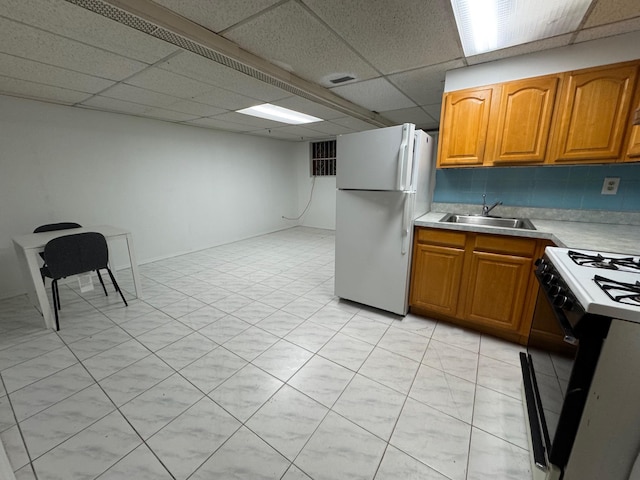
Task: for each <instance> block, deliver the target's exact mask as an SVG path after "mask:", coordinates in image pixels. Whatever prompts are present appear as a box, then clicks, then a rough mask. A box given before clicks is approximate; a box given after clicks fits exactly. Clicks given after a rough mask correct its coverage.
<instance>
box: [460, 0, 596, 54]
mask: <svg viewBox="0 0 640 480" xmlns="http://www.w3.org/2000/svg"><path fill="white" fill-rule="evenodd" d="M590 4H591V0H451V6H452V7H453V13H454V14H455V17H456V24H457V25H458V32H459V34H460V39H461V40H462V48H463V49H464V54H465V55H466V56H467V57H469V56H472V55H478V54H480V53H485V52H491V51H493V50H500V49H502V48H507V47H512V46H514V45H520V44H523V43H529V42H533V41H536V40H542V39H543V38H549V37H555V36H557V35H562V34H564V33H569V32H573V31H575V30H577V29H578V26H579V25H580V22H581V21H582V18H583V17H584V14H585V13H586V11H587V9H588V8H589V5H590Z"/></svg>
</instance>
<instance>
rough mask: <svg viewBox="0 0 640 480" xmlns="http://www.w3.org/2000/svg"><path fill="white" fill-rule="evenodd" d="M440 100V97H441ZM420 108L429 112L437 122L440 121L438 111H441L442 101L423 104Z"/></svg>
mask: <svg viewBox="0 0 640 480" xmlns="http://www.w3.org/2000/svg"><path fill="white" fill-rule="evenodd" d="M441 100H442V99H441ZM422 109H423V110H424V111H425V112H427V113H428V114H429V116H430V117H432V118H433V119H434V120H436V121H437V122H440V112H441V111H442V102H440V103H435V104H433V105H424V106H423V107H422Z"/></svg>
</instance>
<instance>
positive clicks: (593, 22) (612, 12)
mask: <svg viewBox="0 0 640 480" xmlns="http://www.w3.org/2000/svg"><path fill="white" fill-rule="evenodd" d="M594 3H595V6H594V7H593V10H591V13H589V17H588V18H587V21H586V22H585V24H584V28H590V27H596V26H599V25H605V24H608V23H615V22H619V21H621V20H625V19H629V18H633V17H640V2H638V0H606V1H605V0H596V1H595V2H594ZM618 33H625V32H618Z"/></svg>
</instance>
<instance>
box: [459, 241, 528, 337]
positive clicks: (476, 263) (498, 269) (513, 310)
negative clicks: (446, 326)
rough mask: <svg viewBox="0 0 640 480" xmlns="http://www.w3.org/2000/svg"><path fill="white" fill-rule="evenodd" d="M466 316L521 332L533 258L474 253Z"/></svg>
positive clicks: (482, 322)
mask: <svg viewBox="0 0 640 480" xmlns="http://www.w3.org/2000/svg"><path fill="white" fill-rule="evenodd" d="M472 255H473V256H472V259H471V269H470V272H469V284H468V289H467V299H466V302H465V306H464V316H465V318H466V319H467V320H472V321H475V322H477V323H479V324H483V325H487V326H491V327H494V328H499V329H501V330H510V331H517V330H518V328H519V326H520V322H521V321H522V313H523V306H524V301H525V297H526V296H527V287H528V284H529V278H530V272H531V269H532V259H531V258H524V257H517V256H512V255H501V254H497V253H488V252H476V251H474V252H473V254H472Z"/></svg>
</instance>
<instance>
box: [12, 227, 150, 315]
mask: <svg viewBox="0 0 640 480" xmlns="http://www.w3.org/2000/svg"><path fill="white" fill-rule="evenodd" d="M84 232H98V233H101V234H102V235H104V236H105V238H106V239H107V242H108V243H111V242H113V241H114V240H125V241H126V242H127V249H128V251H129V263H130V264H131V273H132V274H133V284H134V286H135V289H136V297H138V298H140V296H141V295H142V288H141V284H140V273H139V272H138V263H137V261H136V255H135V250H134V248H133V239H132V238H131V232H129V231H127V230H124V229H122V228H118V227H112V226H109V225H99V226H91V227H82V228H71V229H67V230H56V231H53V232H40V233H30V234H27V235H20V236H18V237H14V238H13V239H12V240H13V247H14V248H15V251H16V255H17V256H18V262H19V263H20V267H21V269H22V274H23V278H24V282H25V286H26V287H27V293H28V294H29V299H30V300H31V303H33V305H35V306H36V308H38V310H40V312H41V313H42V317H43V319H44V323H45V326H46V327H47V328H55V325H56V324H55V320H54V317H53V313H52V312H51V307H50V305H49V298H48V297H47V292H46V290H45V287H44V283H43V282H42V277H41V276H40V265H39V262H38V258H39V255H38V253H40V252H42V251H44V247H45V245H46V244H47V242H48V241H49V240H53V239H54V238H57V237H62V236H63V235H72V234H74V233H84ZM112 270H113V271H114V275H115V273H116V272H115V269H112Z"/></svg>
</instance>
